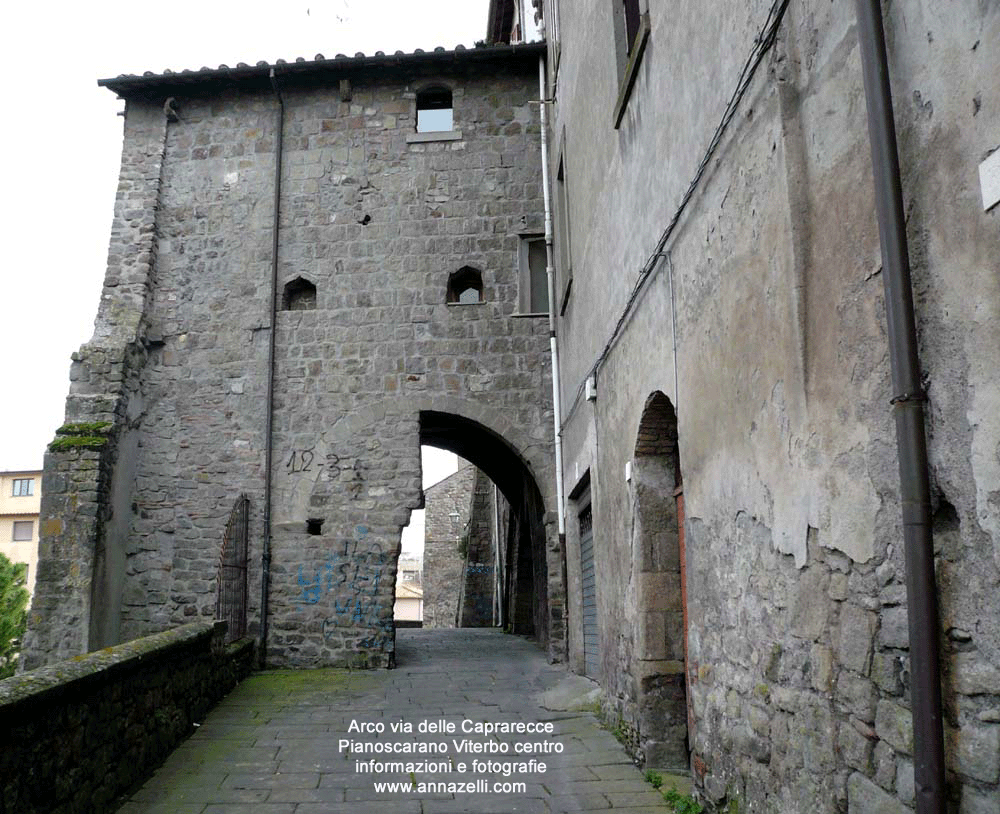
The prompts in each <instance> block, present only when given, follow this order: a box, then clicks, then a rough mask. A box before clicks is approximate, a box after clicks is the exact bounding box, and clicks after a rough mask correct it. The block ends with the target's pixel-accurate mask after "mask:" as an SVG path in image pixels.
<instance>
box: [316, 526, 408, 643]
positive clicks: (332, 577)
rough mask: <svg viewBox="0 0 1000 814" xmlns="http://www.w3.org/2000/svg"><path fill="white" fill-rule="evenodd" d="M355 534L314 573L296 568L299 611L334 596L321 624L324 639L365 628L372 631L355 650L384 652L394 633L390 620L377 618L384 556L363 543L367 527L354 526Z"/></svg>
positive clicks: (377, 546)
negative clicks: (331, 609)
mask: <svg viewBox="0 0 1000 814" xmlns="http://www.w3.org/2000/svg"><path fill="white" fill-rule="evenodd" d="M355 534H356V539H353V540H341V541H340V542H339V543H338V544H337V546H336V548H335V549H334V550H333V551H332V552H331V554H330V556H329V557H328V558H327V560H326V562H325V563H323V565H322V566H320V567H319V568H318V569H317V570H316V571H315V572H312V573H307V572H306V570H305V568H304V567H303V566H301V565H300V566H299V570H298V575H297V584H298V586H299V588H300V591H301V592H300V594H299V595H298V597H297V601H298V602H299V607H300V609H302V608H304V607H305V606H306V605H316V604H318V603H319V602H320V601H321V600H323V599H324V598H326V597H328V596H329V595H330V594H333V599H332V604H333V613H332V615H330V616H329V617H327V618H326V619H325V620H324V621H323V637H324V638H326V639H330V638H332V637H333V636H334V635H336V633H337V630H338V629H341V628H368V630H369V631H372V632H371V633H370V634H369V635H368V636H365V637H364V638H362V639H360V640H359V642H358V647H360V648H375V649H383V648H385V647H386V645H387V644H388V643H389V642H390V641H391V640H392V637H393V634H394V626H393V621H392V617H391V616H389V617H388V618H381V619H380V618H379V611H380V604H379V602H378V590H379V585H380V584H381V582H382V575H383V573H384V566H385V563H386V559H387V557H386V554H385V553H384V552H383V551H382V546H381V545H380V544H379V543H377V542H375V543H368V542H367V541H365V540H364V538H365V537H366V535H367V534H368V528H367V527H366V526H357V527H356V528H355ZM359 549H360V550H359Z"/></svg>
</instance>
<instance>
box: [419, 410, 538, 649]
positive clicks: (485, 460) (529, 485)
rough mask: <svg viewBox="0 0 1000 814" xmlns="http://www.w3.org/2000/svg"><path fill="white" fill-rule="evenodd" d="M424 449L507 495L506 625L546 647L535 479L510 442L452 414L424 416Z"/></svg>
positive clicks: (503, 584) (426, 413)
mask: <svg viewBox="0 0 1000 814" xmlns="http://www.w3.org/2000/svg"><path fill="white" fill-rule="evenodd" d="M420 443H421V444H426V445H428V446H433V447H439V448H441V449H446V450H449V451H451V452H454V453H456V454H457V455H460V456H461V457H462V458H465V459H466V460H467V461H469V462H470V463H472V464H474V465H475V466H477V467H478V468H479V469H481V470H482V471H483V472H484V473H485V474H486V475H487V477H489V479H490V480H492V481H493V483H495V484H496V486H497V488H498V489H499V490H500V491H501V492H502V493H503V496H504V497H505V498H506V500H507V502H508V504H509V505H510V509H509V516H508V522H507V524H506V525H507V533H506V535H505V539H504V540H503V541H502V548H503V552H502V554H503V556H502V558H501V559H502V561H503V566H504V567H503V570H504V573H503V574H502V579H501V581H500V584H501V593H502V597H501V603H502V606H503V608H504V619H505V620H506V624H507V625H508V626H509V627H510V629H511V631H512V632H513V633H521V634H527V635H534V636H536V637H537V638H538V640H539V642H540V643H541V644H542V646H543V647H547V646H548V641H549V634H550V631H549V624H548V619H549V607H548V605H549V597H548V568H547V565H546V557H545V550H546V547H545V526H544V523H543V519H544V513H545V510H544V504H543V501H542V496H541V492H540V490H539V488H538V484H537V482H536V481H535V478H534V475H533V474H532V473H531V471H530V469H529V468H528V466H527V465H526V464H525V462H524V460H523V459H522V458H521V456H520V455H519V454H518V453H517V452H516V451H515V450H514V449H513V448H512V447H511V446H510V444H508V443H507V441H505V440H504V439H503V438H501V437H500V436H499V435H497V434H496V433H495V432H493V431H492V430H490V429H488V428H487V427H485V426H483V425H482V424H479V423H477V422H475V421H473V420H471V419H469V418H465V417H462V416H459V415H455V414H452V413H443V412H437V411H432V410H425V411H421V413H420Z"/></svg>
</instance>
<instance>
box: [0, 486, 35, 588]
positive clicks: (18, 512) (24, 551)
mask: <svg viewBox="0 0 1000 814" xmlns="http://www.w3.org/2000/svg"><path fill="white" fill-rule="evenodd" d="M41 496H42V471H41V470H40V469H38V470H31V471H16V472H0V554H3V555H4V556H5V557H7V559H9V560H10V561H11V562H23V563H26V564H27V566H28V593H30V594H32V595H33V594H34V589H35V572H36V571H37V570H38V509H39V503H40V502H41Z"/></svg>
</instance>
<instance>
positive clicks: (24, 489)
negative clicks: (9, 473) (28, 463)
mask: <svg viewBox="0 0 1000 814" xmlns="http://www.w3.org/2000/svg"><path fill="white" fill-rule="evenodd" d="M34 493H35V479H34V478H14V490H13V491H12V492H11V495H13V496H14V497H30V496H31V495H33V494H34Z"/></svg>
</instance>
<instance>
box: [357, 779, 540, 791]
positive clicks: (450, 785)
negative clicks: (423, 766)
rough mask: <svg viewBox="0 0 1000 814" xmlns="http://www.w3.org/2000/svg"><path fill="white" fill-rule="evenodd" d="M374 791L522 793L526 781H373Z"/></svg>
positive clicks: (526, 787) (524, 789)
mask: <svg viewBox="0 0 1000 814" xmlns="http://www.w3.org/2000/svg"><path fill="white" fill-rule="evenodd" d="M374 786H375V791H376V792H388V793H390V794H393V793H395V794H440V793H444V794H467V793H479V794H491V793H492V794H524V792H525V791H527V789H528V786H527V784H526V783H515V782H512V781H507V782H496V783H490V781H489V780H483V779H482V778H480V779H479V780H473V781H471V782H468V783H462V782H458V781H451V782H447V783H445V782H433V781H428V782H426V783H401V782H398V781H397V782H394V783H388V782H385V783H378V782H376V783H374Z"/></svg>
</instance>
